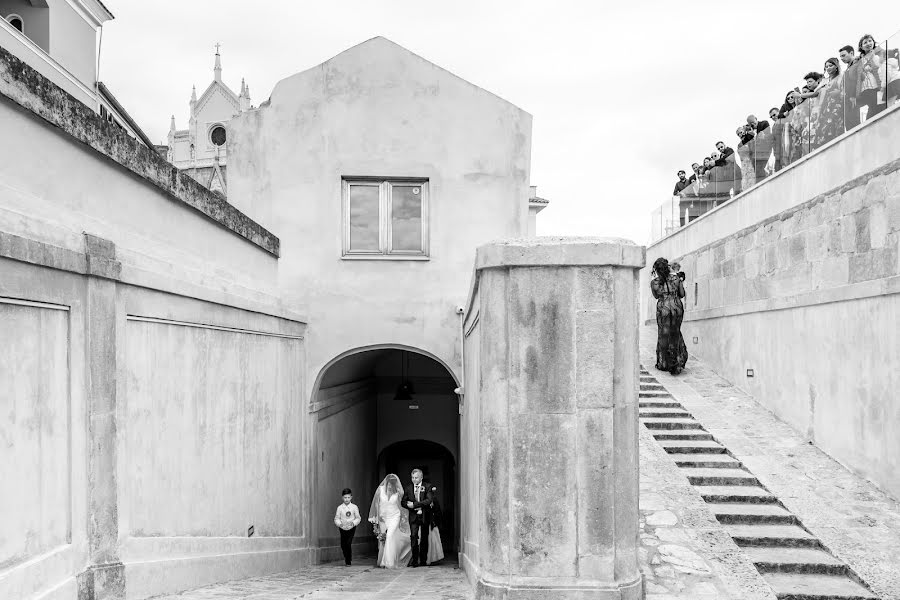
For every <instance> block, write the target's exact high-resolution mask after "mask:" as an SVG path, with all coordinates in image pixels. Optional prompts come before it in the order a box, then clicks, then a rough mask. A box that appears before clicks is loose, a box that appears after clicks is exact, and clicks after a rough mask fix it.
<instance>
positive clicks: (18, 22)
mask: <svg viewBox="0 0 900 600" xmlns="http://www.w3.org/2000/svg"><path fill="white" fill-rule="evenodd" d="M6 20H7V21H9V24H10V25H12V26H13V27H15V28H16V29H18V30H19V32H20V33H25V22H24V21H22V17H20V16H19V15H9V16H8V17H6Z"/></svg>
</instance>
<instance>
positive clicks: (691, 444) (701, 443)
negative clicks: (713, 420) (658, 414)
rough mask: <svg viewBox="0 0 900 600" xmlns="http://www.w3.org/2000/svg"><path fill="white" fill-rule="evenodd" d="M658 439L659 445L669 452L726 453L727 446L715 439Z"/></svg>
mask: <svg viewBox="0 0 900 600" xmlns="http://www.w3.org/2000/svg"><path fill="white" fill-rule="evenodd" d="M697 433H700V432H697ZM654 435H656V434H654ZM707 435H708V434H707ZM658 441H659V445H660V446H662V447H663V450H665V451H666V452H668V453H669V454H724V452H725V446H723V445H722V444H720V443H719V442H717V441H715V440H693V439H692V440H658Z"/></svg>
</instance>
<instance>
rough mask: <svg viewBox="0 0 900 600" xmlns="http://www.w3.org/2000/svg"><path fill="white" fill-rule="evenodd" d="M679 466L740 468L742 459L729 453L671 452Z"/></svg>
mask: <svg viewBox="0 0 900 600" xmlns="http://www.w3.org/2000/svg"><path fill="white" fill-rule="evenodd" d="M669 456H670V457H671V458H672V460H674V461H675V464H676V465H678V466H679V467H693V468H695V469H739V468H740V467H741V461H739V460H737V459H736V458H734V457H733V456H730V455H728V454H697V453H694V454H674V453H673V454H669Z"/></svg>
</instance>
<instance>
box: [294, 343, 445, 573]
mask: <svg viewBox="0 0 900 600" xmlns="http://www.w3.org/2000/svg"><path fill="white" fill-rule="evenodd" d="M457 386H458V383H457V381H456V379H455V378H454V377H453V375H452V373H451V372H450V371H449V370H448V369H447V368H446V367H445V366H444V365H443V364H442V363H441V362H439V361H438V360H436V359H435V358H433V357H431V356H429V355H427V354H426V353H425V352H422V351H419V350H416V349H411V348H408V347H389V346H378V347H371V348H364V349H359V350H356V351H350V352H348V353H344V354H343V355H341V356H339V357H337V358H336V359H335V360H333V361H331V362H330V363H329V364H328V365H327V366H326V367H325V368H323V369H322V372H321V373H320V374H319V376H318V377H317V379H316V385H315V388H314V389H313V394H312V398H311V404H310V411H311V412H312V413H314V414H315V418H314V419H313V431H312V432H311V433H312V439H313V448H312V449H313V451H312V456H313V457H314V458H315V460H314V466H313V473H312V475H313V477H314V480H315V484H314V486H313V490H314V500H313V501H314V507H313V512H312V515H313V519H312V524H311V525H312V537H313V540H315V544H316V546H317V547H318V553H317V560H318V561H319V562H327V561H331V560H337V559H338V558H339V556H340V549H339V539H338V535H337V530H336V528H335V527H334V526H333V523H332V519H333V516H334V509H335V507H336V506H337V503H338V502H339V501H340V491H341V489H343V488H345V487H349V488H351V489H352V490H353V496H354V500H353V501H354V503H355V504H357V506H359V509H360V513H361V514H362V516H363V519H365V518H366V516H367V515H368V510H369V504H370V502H371V499H372V495H373V494H374V491H375V488H376V486H377V485H378V483H379V482H380V481H381V480H382V478H383V477H384V475H385V474H386V473H387V472H388V471H386V470H385V469H387V468H388V466H389V465H390V467H391V469H392V470H391V471H390V472H396V473H397V474H398V475H399V476H400V478H401V480H403V481H404V482H408V480H409V476H410V475H409V474H410V471H411V470H412V468H413V467H414V466H417V467H419V468H422V470H423V471H426V475H432V476H433V477H436V478H439V479H440V482H439V483H440V487H441V488H444V489H440V493H441V496H440V498H441V501H442V505H444V513H445V521H447V522H449V523H450V530H449V531H446V532H444V531H443V530H442V532H441V538H442V542H443V543H444V547H445V552H448V553H449V552H452V551H453V550H455V548H456V547H457V543H456V534H457V527H456V523H457V522H458V517H457V514H456V512H457V510H458V506H459V501H458V498H457V494H458V490H459V486H458V481H457V473H456V465H457V463H458V456H459V398H458V396H457V395H456V393H455V391H454V390H455V388H456V387H457ZM432 483H437V482H435V481H432ZM445 528H446V526H445ZM374 547H375V541H374V538H373V537H372V530H371V528H370V527H369V526H368V524H367V523H365V521H364V522H363V524H362V525H361V526H360V527H359V528H358V529H357V534H356V540H355V542H354V554H357V555H360V554H364V553H371V552H372V551H373V550H374Z"/></svg>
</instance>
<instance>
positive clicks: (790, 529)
mask: <svg viewBox="0 0 900 600" xmlns="http://www.w3.org/2000/svg"><path fill="white" fill-rule="evenodd" d="M725 530H726V531H727V532H728V534H729V535H730V536H731V538H732V539H733V540H734V543H735V544H737V545H738V546H741V547H744V546H781V547H783V548H784V547H787V548H821V547H822V545H821V544H820V543H819V540H817V539H816V538H815V536H813V535H812V534H811V533H809V532H808V531H806V530H805V529H801V528H800V527H798V526H797V525H726V526H725Z"/></svg>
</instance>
